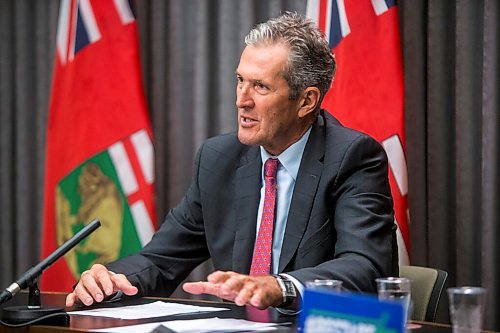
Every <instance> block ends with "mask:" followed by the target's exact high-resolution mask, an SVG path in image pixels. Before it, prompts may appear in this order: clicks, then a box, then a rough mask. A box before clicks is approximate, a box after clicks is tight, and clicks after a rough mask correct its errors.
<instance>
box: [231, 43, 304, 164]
mask: <svg viewBox="0 0 500 333" xmlns="http://www.w3.org/2000/svg"><path fill="white" fill-rule="evenodd" d="M288 52H289V49H288V47H287V46H285V45H283V44H280V43H279V44H275V45H249V46H247V47H246V48H245V50H243V53H242V54H241V58H240V63H239V65H238V68H237V69H236V78H237V81H238V82H237V87H236V106H237V108H238V139H239V140H240V142H241V143H243V144H246V145H261V146H263V147H264V148H265V149H266V150H267V151H268V152H269V153H270V154H273V155H279V154H280V153H281V152H282V151H284V150H285V149H286V148H288V147H289V146H290V145H292V144H293V143H294V142H295V141H297V140H298V139H299V138H300V137H301V136H302V134H303V133H304V132H305V130H304V128H303V126H304V125H303V124H302V123H303V121H301V120H300V118H299V116H298V104H299V102H298V101H299V100H300V99H297V100H296V101H290V100H289V99H288V94H289V87H288V83H287V82H286V80H285V79H284V78H283V77H282V76H281V74H280V73H281V72H282V71H283V69H284V68H285V65H286V63H287V59H288Z"/></svg>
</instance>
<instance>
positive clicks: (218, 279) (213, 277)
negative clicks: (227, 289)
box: [207, 271, 234, 283]
mask: <svg viewBox="0 0 500 333" xmlns="http://www.w3.org/2000/svg"><path fill="white" fill-rule="evenodd" d="M233 274H234V273H233V272H223V271H215V272H213V273H211V274H209V275H208V276H207V281H208V282H211V283H224V282H225V281H226V280H227V279H229V278H230V277H231V276H232V275H233Z"/></svg>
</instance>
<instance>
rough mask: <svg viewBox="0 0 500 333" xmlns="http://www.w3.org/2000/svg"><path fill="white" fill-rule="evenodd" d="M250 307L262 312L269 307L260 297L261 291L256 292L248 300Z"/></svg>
mask: <svg viewBox="0 0 500 333" xmlns="http://www.w3.org/2000/svg"><path fill="white" fill-rule="evenodd" d="M249 303H250V305H252V306H253V307H256V308H257V309H260V310H263V309H266V308H267V307H269V306H270V305H271V304H269V303H268V302H266V301H265V299H264V298H263V297H262V291H261V290H259V289H258V290H256V291H255V292H254V293H253V295H252V297H251V298H250V301H249Z"/></svg>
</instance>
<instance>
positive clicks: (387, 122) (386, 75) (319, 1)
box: [307, 0, 410, 264]
mask: <svg viewBox="0 0 500 333" xmlns="http://www.w3.org/2000/svg"><path fill="white" fill-rule="evenodd" d="M307 16H308V17H309V18H311V19H312V20H313V21H315V22H317V23H318V25H319V27H320V29H321V30H322V31H323V32H324V33H325V35H326V37H327V39H328V41H329V43H330V46H331V47H332V48H333V50H334V53H335V57H336V60H337V66H338V67H337V72H336V75H335V80H334V82H333V86H332V88H331V89H330V91H329V92H328V94H327V95H326V97H325V99H324V101H323V107H324V108H325V109H327V110H329V111H330V112H331V113H332V114H334V115H335V116H336V117H337V118H338V119H339V120H340V121H341V122H342V123H343V124H344V125H346V126H348V127H351V128H355V129H358V130H360V131H362V132H365V133H367V134H369V135H371V136H372V137H374V138H375V139H377V140H378V141H379V142H381V143H382V145H383V147H384V148H385V150H386V152H387V156H388V158H389V166H390V172H389V182H390V184H391V189H392V196H393V198H394V211H395V215H396V221H397V224H398V226H399V228H398V232H397V236H398V246H399V262H400V264H408V263H409V256H408V251H407V250H408V249H409V246H410V238H409V229H408V223H409V214H408V199H407V194H408V182H407V171H406V170H407V169H406V159H405V131H404V109H403V102H404V101H403V65H402V52H401V47H400V34H399V26H398V25H399V23H398V12H397V8H396V5H395V0H371V1H370V0H308V2H307Z"/></svg>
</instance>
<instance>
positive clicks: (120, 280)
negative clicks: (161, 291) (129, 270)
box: [108, 274, 139, 296]
mask: <svg viewBox="0 0 500 333" xmlns="http://www.w3.org/2000/svg"><path fill="white" fill-rule="evenodd" d="M110 280H111V281H112V285H114V286H115V288H114V291H118V290H121V291H123V293H124V294H125V295H128V296H132V295H135V294H137V292H138V291H139V289H137V287H135V286H133V285H132V283H130V281H129V280H128V279H127V277H126V276H125V275H123V274H115V275H113V276H111V278H110ZM112 289H113V288H112ZM112 291H113V290H112ZM110 294H111V293H110ZM110 294H108V295H110Z"/></svg>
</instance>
